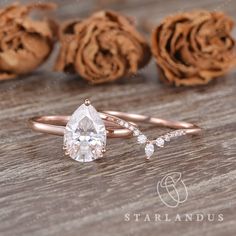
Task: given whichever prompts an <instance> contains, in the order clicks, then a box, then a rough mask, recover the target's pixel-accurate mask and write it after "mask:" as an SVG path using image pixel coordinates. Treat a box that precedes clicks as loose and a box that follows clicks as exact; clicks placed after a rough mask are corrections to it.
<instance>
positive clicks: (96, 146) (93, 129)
mask: <svg viewBox="0 0 236 236" xmlns="http://www.w3.org/2000/svg"><path fill="white" fill-rule="evenodd" d="M105 146H106V129H105V125H104V122H103V120H102V119H101V118H100V116H99V113H98V112H97V111H96V109H95V108H94V107H93V106H92V105H88V106H87V105H85V104H83V105H81V106H80V107H79V108H78V109H77V110H76V111H75V112H74V113H73V115H72V116H71V118H70V120H69V122H68V123H67V125H66V129H65V134H64V147H65V149H66V152H67V153H68V154H69V155H70V157H71V158H73V159H75V160H76V161H79V162H89V161H93V160H95V159H97V158H99V157H101V156H102V152H103V149H104V148H105Z"/></svg>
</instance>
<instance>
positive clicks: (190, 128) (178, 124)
mask: <svg viewBox="0 0 236 236" xmlns="http://www.w3.org/2000/svg"><path fill="white" fill-rule="evenodd" d="M103 113H106V114H109V115H112V116H116V117H119V118H121V119H124V120H126V121H129V122H143V123H147V124H153V125H156V126H161V127H167V128H171V129H186V133H188V134H196V133H199V132H200V131H201V130H202V129H201V128H200V127H199V126H197V125H194V124H191V123H188V122H184V121H172V120H164V119H160V118H155V117H150V116H145V115H139V114H132V113H125V112H120V111H103Z"/></svg>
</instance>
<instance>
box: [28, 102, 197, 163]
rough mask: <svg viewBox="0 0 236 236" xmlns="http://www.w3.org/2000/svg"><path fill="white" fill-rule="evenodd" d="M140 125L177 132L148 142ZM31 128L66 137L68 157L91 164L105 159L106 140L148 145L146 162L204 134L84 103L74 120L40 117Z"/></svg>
mask: <svg viewBox="0 0 236 236" xmlns="http://www.w3.org/2000/svg"><path fill="white" fill-rule="evenodd" d="M137 122H140V123H149V124H154V125H157V126H162V127H168V128H172V129H173V128H174V129H177V130H175V131H171V132H168V133H166V134H163V135H161V136H159V137H157V138H156V139H154V140H151V139H148V138H147V136H146V135H144V134H143V133H142V132H141V131H140V129H139V128H138V126H137V124H136V123H137ZM29 125H30V127H31V128H32V129H33V130H35V131H38V132H42V133H48V134H54V135H64V145H63V149H65V154H66V155H69V156H70V157H71V158H73V159H74V160H76V161H79V162H90V161H93V160H95V159H99V158H101V157H103V155H104V153H105V151H106V142H107V141H106V139H107V137H109V138H128V137H132V136H135V137H136V138H137V142H138V143H139V144H142V145H145V148H144V149H145V154H146V158H147V159H149V158H150V157H151V156H152V155H153V153H154V149H155V148H154V147H155V146H156V147H158V148H160V147H164V145H165V143H166V142H169V141H170V140H171V139H173V138H177V137H180V136H183V135H186V134H197V133H199V132H200V131H201V128H199V127H198V126H196V125H193V124H190V123H187V122H179V121H168V120H164V119H159V118H154V117H149V116H145V115H138V114H130V113H124V112H118V111H103V112H100V113H98V112H97V111H96V109H95V108H94V107H93V106H92V105H91V104H90V101H89V100H87V99H86V100H85V102H84V104H82V105H81V106H80V107H79V108H78V109H77V110H76V111H75V112H74V113H73V114H72V116H41V117H33V118H31V119H29Z"/></svg>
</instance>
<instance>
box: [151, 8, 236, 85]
mask: <svg viewBox="0 0 236 236" xmlns="http://www.w3.org/2000/svg"><path fill="white" fill-rule="evenodd" d="M232 28H233V21H232V20H231V18H229V17H228V16H226V15H225V14H223V13H220V12H207V11H194V12H188V13H182V14H177V15H174V16H170V17H167V18H166V19H164V21H163V22H162V23H161V24H160V25H159V26H158V27H156V28H155V30H154V31H153V34H152V51H153V54H154V56H155V58H156V62H157V65H158V67H159V69H160V72H161V80H163V81H164V82H167V83H169V84H174V85H176V86H180V85H185V86H193V85H200V84H206V83H208V82H209V81H211V80H212V79H213V78H216V77H218V76H221V75H224V74H225V73H226V72H227V71H228V70H229V69H230V68H231V67H232V66H234V65H235V53H234V46H235V41H234V39H233V38H232V36H231V34H230V33H231V30H232Z"/></svg>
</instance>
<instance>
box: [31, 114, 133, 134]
mask: <svg viewBox="0 0 236 236" xmlns="http://www.w3.org/2000/svg"><path fill="white" fill-rule="evenodd" d="M99 115H100V117H101V118H102V119H103V120H104V123H105V126H106V130H107V136H108V137H109V138H127V137H129V136H130V135H131V134H132V132H131V131H130V130H129V129H125V128H122V127H121V126H119V125H118V124H116V123H114V122H112V121H110V120H109V118H110V117H112V116H111V115H108V114H104V113H99ZM69 119H70V116H36V117H33V118H31V119H29V126H30V127H31V129H32V130H34V131H37V132H41V133H46V134H53V135H59V136H63V135H64V132H65V126H66V124H67V122H68V121H69ZM133 125H135V124H133Z"/></svg>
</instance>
